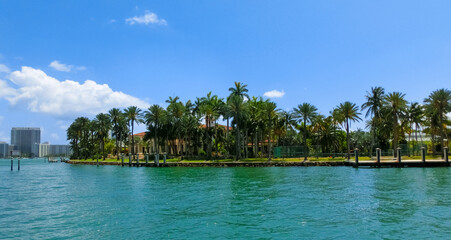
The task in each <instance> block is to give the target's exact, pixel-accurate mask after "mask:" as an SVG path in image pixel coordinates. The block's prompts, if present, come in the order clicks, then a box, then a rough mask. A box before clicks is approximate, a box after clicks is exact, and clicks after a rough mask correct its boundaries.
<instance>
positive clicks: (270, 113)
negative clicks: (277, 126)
mask: <svg viewBox="0 0 451 240" xmlns="http://www.w3.org/2000/svg"><path fill="white" fill-rule="evenodd" d="M276 108H277V106H276V104H275V103H274V102H271V101H269V100H266V101H265V102H264V104H263V109H262V113H263V115H264V116H265V120H266V121H265V122H266V125H267V128H268V161H271V140H272V135H271V134H272V126H273V123H274V121H275V119H276V118H277V113H278V110H276Z"/></svg>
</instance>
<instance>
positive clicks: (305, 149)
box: [303, 118, 308, 162]
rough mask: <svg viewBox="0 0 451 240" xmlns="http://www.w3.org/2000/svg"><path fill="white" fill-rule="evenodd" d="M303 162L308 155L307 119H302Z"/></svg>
mask: <svg viewBox="0 0 451 240" xmlns="http://www.w3.org/2000/svg"><path fill="white" fill-rule="evenodd" d="M303 138H304V162H305V161H307V155H308V151H307V119H306V118H304V136H303Z"/></svg>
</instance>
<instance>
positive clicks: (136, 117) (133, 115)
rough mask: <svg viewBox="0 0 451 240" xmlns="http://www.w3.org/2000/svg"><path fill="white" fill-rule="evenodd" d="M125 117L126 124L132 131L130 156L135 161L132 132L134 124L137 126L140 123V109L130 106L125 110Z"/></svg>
mask: <svg viewBox="0 0 451 240" xmlns="http://www.w3.org/2000/svg"><path fill="white" fill-rule="evenodd" d="M125 116H126V118H127V122H128V124H129V126H131V130H132V134H131V138H132V156H133V159H135V139H134V138H133V130H134V127H135V123H136V124H139V123H141V122H142V118H141V109H139V108H138V107H136V106H130V107H128V108H127V109H125Z"/></svg>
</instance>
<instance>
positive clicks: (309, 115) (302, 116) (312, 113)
mask: <svg viewBox="0 0 451 240" xmlns="http://www.w3.org/2000/svg"><path fill="white" fill-rule="evenodd" d="M317 111H318V109H317V108H316V107H315V106H313V105H312V104H310V103H303V104H299V105H298V107H297V108H294V109H293V112H294V114H295V118H296V119H298V121H299V122H303V123H304V132H303V137H304V161H306V160H307V156H308V153H307V152H308V151H307V149H308V148H307V123H312V122H313V120H314V119H315V117H316V116H317V115H318V113H317Z"/></svg>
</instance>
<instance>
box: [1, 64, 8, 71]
mask: <svg viewBox="0 0 451 240" xmlns="http://www.w3.org/2000/svg"><path fill="white" fill-rule="evenodd" d="M0 72H4V73H9V72H10V70H9V68H8V67H7V66H6V65H5V64H0Z"/></svg>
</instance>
